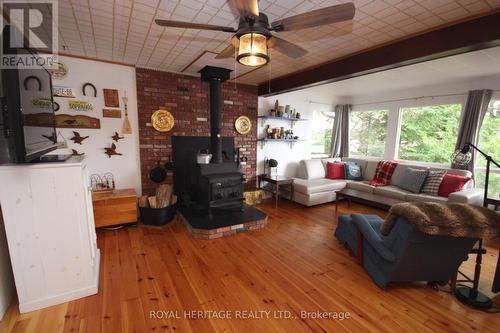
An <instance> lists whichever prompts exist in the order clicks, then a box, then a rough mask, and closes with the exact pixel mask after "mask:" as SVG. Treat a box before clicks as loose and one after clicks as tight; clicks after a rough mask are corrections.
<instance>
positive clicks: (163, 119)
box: [151, 110, 174, 132]
mask: <svg viewBox="0 0 500 333" xmlns="http://www.w3.org/2000/svg"><path fill="white" fill-rule="evenodd" d="M151 123H152V124H153V127H154V129H155V130H157V131H158V132H168V131H170V130H171V129H172V127H174V116H172V114H171V113H170V112H168V111H166V110H156V111H155V112H154V113H153V115H152V116H151Z"/></svg>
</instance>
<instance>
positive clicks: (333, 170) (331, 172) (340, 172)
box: [326, 162, 345, 179]
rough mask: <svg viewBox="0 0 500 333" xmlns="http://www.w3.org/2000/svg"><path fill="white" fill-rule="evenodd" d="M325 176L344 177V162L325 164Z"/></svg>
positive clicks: (331, 177) (332, 177)
mask: <svg viewBox="0 0 500 333" xmlns="http://www.w3.org/2000/svg"><path fill="white" fill-rule="evenodd" d="M326 178H328V179H345V167H344V163H338V162H337V163H332V162H328V163H327V164H326Z"/></svg>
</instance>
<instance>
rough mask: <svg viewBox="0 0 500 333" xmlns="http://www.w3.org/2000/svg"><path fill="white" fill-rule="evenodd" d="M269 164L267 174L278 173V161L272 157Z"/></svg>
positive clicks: (270, 175) (274, 174)
mask: <svg viewBox="0 0 500 333" xmlns="http://www.w3.org/2000/svg"><path fill="white" fill-rule="evenodd" d="M267 166H268V173H267V175H268V176H269V177H272V176H276V174H277V173H278V161H276V160H275V159H273V158H271V159H269V160H268V161H267Z"/></svg>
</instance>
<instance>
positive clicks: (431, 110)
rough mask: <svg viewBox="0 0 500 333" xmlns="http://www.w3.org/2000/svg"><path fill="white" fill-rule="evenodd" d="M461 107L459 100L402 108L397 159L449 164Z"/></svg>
mask: <svg viewBox="0 0 500 333" xmlns="http://www.w3.org/2000/svg"><path fill="white" fill-rule="evenodd" d="M461 110H462V105H461V104H446V105H434V106H420V107H408V108H402V109H401V112H402V118H401V136H400V142H399V159H401V160H408V161H423V162H434V163H444V164H449V163H450V156H451V155H452V154H453V152H454V151H455V144H456V141H457V135H458V126H459V122H460V112H461Z"/></svg>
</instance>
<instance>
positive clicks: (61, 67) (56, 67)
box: [49, 61, 68, 80]
mask: <svg viewBox="0 0 500 333" xmlns="http://www.w3.org/2000/svg"><path fill="white" fill-rule="evenodd" d="M49 72H50V73H51V74H52V78H53V79H55V80H61V79H64V78H65V77H66V76H67V75H68V66H66V64H64V63H63V62H61V61H56V62H53V63H52V68H51V69H49Z"/></svg>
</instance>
